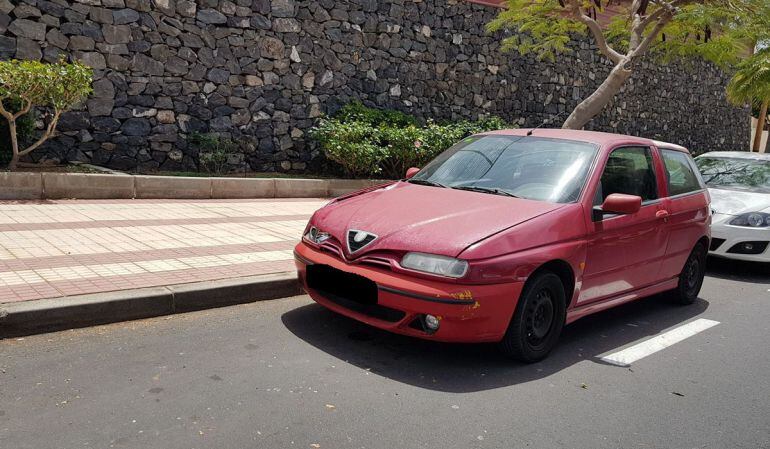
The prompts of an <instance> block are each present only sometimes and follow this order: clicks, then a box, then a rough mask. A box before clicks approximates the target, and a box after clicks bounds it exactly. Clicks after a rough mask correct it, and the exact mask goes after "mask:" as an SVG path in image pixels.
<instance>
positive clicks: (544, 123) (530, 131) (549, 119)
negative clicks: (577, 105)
mask: <svg viewBox="0 0 770 449" xmlns="http://www.w3.org/2000/svg"><path fill="white" fill-rule="evenodd" d="M565 112H567V111H562V112H560V113H558V114H556V115H555V116H553V117H549V118H547V119H545V120H543V121H542V123H540V124H539V125H537V126H535V127H534V128H532V129H530V130H529V131H527V137H529V136H531V135H532V133H533V132H535V130H537V129H539V128H542V127H543V126H545V125H550V124H551V123H553V122H555V121H556V119H558V118H559V117H561V116H562V115H564V113H565Z"/></svg>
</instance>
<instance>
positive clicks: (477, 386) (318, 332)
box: [281, 295, 709, 393]
mask: <svg viewBox="0 0 770 449" xmlns="http://www.w3.org/2000/svg"><path fill="white" fill-rule="evenodd" d="M708 306H709V303H708V302H707V301H705V300H703V299H699V300H698V301H696V303H695V304H693V305H691V306H686V307H683V306H676V305H673V304H672V303H671V302H670V301H669V300H668V299H667V298H665V297H664V296H662V295H658V296H654V297H651V298H646V299H643V300H640V301H636V302H633V303H630V304H626V305H623V306H620V307H617V308H615V309H611V310H608V311H605V312H601V313H599V314H595V315H592V316H589V317H586V318H583V319H581V320H578V321H577V322H575V323H573V324H571V325H569V326H567V327H566V328H565V330H564V333H563V334H562V337H561V341H560V344H559V346H557V348H556V349H555V350H554V352H553V353H552V354H551V355H550V356H549V357H548V358H547V359H546V360H544V361H542V362H539V363H536V364H532V365H524V364H520V363H518V362H514V361H511V360H509V359H506V358H505V357H503V356H502V355H500V354H499V353H498V352H497V350H496V348H495V346H494V345H488V344H483V345H482V344H476V345H471V344H462V345H460V344H448V343H438V342H430V341H425V340H420V339H416V338H410V337H404V336H400V335H395V334H391V333H388V332H385V331H380V330H378V329H375V328H372V327H369V326H367V325H365V324H362V323H359V322H357V321H354V320H351V319H348V318H346V317H343V316H341V315H338V314H336V313H333V312H331V311H329V310H327V309H325V308H323V307H322V306H320V305H318V304H311V305H307V306H303V307H299V308H297V309H294V310H292V311H290V312H286V313H285V314H284V315H283V316H282V317H281V319H282V321H283V323H284V325H285V326H286V327H287V328H288V329H289V330H290V331H291V332H292V333H294V334H295V335H297V336H298V337H299V338H301V339H302V340H304V341H306V342H307V343H309V344H311V345H313V346H315V347H316V348H318V349H320V350H322V351H324V352H326V353H328V354H330V355H332V356H334V357H336V358H338V359H341V360H344V361H345V362H347V363H351V364H353V365H355V366H358V367H360V368H363V369H367V370H370V371H371V372H372V373H375V374H378V375H380V376H384V377H387V378H389V379H392V380H395V381H398V382H403V383H406V384H410V385H414V386H418V387H421V388H426V389H430V390H436V391H446V392H453V393H465V392H473V391H481V390H490V389H494V388H500V387H505V386H509V385H515V384H520V383H526V382H529V381H532V380H537V379H542V378H545V377H548V376H549V375H551V374H553V373H556V372H559V371H561V370H563V369H566V368H568V367H570V366H572V365H574V364H576V363H578V362H580V361H583V360H586V359H589V360H592V361H594V362H597V363H603V362H601V361H599V360H598V359H597V358H596V357H597V356H598V355H601V354H604V353H606V352H608V351H611V350H613V349H616V348H619V347H621V346H623V345H626V344H628V343H631V342H634V341H636V340H639V339H643V338H645V337H649V336H652V335H655V334H657V333H659V332H661V331H662V330H665V329H667V328H670V327H673V326H676V325H678V324H680V323H682V322H685V321H688V320H690V319H692V318H693V317H695V316H698V315H700V314H701V313H703V312H704V311H705V310H706V309H707V308H708ZM617 369H625V368H617Z"/></svg>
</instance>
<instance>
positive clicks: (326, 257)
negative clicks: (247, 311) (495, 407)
mask: <svg viewBox="0 0 770 449" xmlns="http://www.w3.org/2000/svg"><path fill="white" fill-rule="evenodd" d="M294 255H295V264H296V266H297V273H298V277H299V280H300V283H301V284H302V286H303V288H304V289H305V291H306V292H307V293H308V294H309V295H310V297H311V298H313V300H314V301H316V302H317V303H319V304H321V305H323V306H325V307H327V308H328V309H331V310H333V311H335V312H337V313H340V314H342V315H345V316H348V317H350V318H353V319H356V320H358V321H361V322H364V323H366V324H369V325H371V326H374V327H377V328H380V329H384V330H387V331H390V332H395V333H398V334H403V335H409V336H413V337H418V338H424V339H428V340H436V341H446V342H466V343H471V342H496V341H500V340H501V339H502V337H503V335H504V334H505V331H506V329H507V328H508V323H509V322H510V319H511V316H512V315H513V311H514V310H515V308H516V303H517V302H518V298H519V295H520V294H521V289H522V288H523V285H524V284H523V282H515V283H504V284H493V285H462V284H455V283H452V282H441V281H433V280H426V279H421V278H416V277H411V276H408V275H404V274H401V273H395V272H392V271H390V270H387V269H384V268H378V267H375V266H371V265H363V264H360V265H359V264H348V263H345V262H343V261H341V260H339V259H338V258H336V257H333V256H331V255H330V254H328V253H325V252H321V251H318V250H316V249H314V248H311V247H310V246H308V245H306V244H304V243H299V244H298V245H297V246H296V248H295V250H294ZM309 264H321V265H328V266H330V267H333V268H336V269H338V270H342V271H345V272H348V273H353V274H357V275H359V276H363V277H365V278H367V279H370V280H372V281H374V282H375V283H376V284H377V290H378V291H377V305H378V306H383V307H386V308H388V309H393V310H397V311H400V312H403V318H400V319H398V320H397V321H386V320H383V319H379V318H376V317H374V316H371V315H369V314H366V313H362V312H359V311H356V310H352V309H351V308H348V307H345V306H344V305H341V304H340V302H339V301H333V300H331V299H330V298H327V297H324V295H322V294H320V293H319V292H318V291H315V290H313V289H312V288H309V287H308V284H307V266H308V265H309ZM424 314H431V315H434V316H437V317H440V323H441V325H440V327H439V329H438V330H437V331H436V332H434V333H429V332H426V331H424V330H423V329H421V328H420V327H419V326H415V324H414V323H415V320H419V319H420V318H421V316H422V315H424Z"/></svg>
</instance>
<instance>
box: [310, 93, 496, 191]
mask: <svg viewBox="0 0 770 449" xmlns="http://www.w3.org/2000/svg"><path fill="white" fill-rule="evenodd" d="M506 126H508V125H507V124H506V123H505V122H504V121H503V120H502V119H500V118H497V117H490V118H486V119H482V120H478V121H474V122H471V121H460V122H454V123H447V124H439V123H436V122H433V121H428V123H427V124H426V125H425V126H419V124H418V122H417V119H416V118H414V117H412V116H409V115H406V114H404V113H402V112H398V111H390V110H378V109H372V108H367V107H366V106H363V105H362V104H360V103H351V104H348V105H346V106H345V107H343V108H342V109H341V110H340V111H339V112H338V113H337V114H335V116H334V117H332V118H327V119H323V120H321V122H320V123H319V124H318V126H316V127H315V128H313V129H312V130H311V136H312V137H314V138H315V139H316V140H318V142H319V143H320V145H321V148H322V149H323V151H324V153H325V154H326V157H328V158H329V159H330V160H332V161H335V162H337V163H338V164H340V165H341V166H342V167H343V168H344V169H345V171H346V172H347V173H348V174H349V175H352V176H356V177H360V176H384V177H387V178H401V177H403V176H404V173H406V170H407V169H408V168H409V167H420V166H422V165H425V164H426V163H427V162H428V161H430V160H431V159H433V158H434V157H435V156H436V155H438V154H439V153H441V152H442V151H444V150H446V149H447V148H449V147H450V146H452V145H454V144H455V143H456V142H458V141H459V140H462V139H463V138H464V137H467V136H469V135H471V134H476V133H479V132H483V131H489V130H493V129H502V128H505V127H506Z"/></svg>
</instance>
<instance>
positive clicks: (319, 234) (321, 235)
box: [303, 226, 331, 245]
mask: <svg viewBox="0 0 770 449" xmlns="http://www.w3.org/2000/svg"><path fill="white" fill-rule="evenodd" d="M329 237H331V235H330V234H329V233H328V232H323V231H321V230H320V229H318V228H316V227H315V226H311V227H310V230H309V231H307V233H306V234H305V235H304V236H303V238H304V239H305V240H307V241H309V242H312V243H315V244H316V245H320V244H321V243H323V242H325V241H327V240H329Z"/></svg>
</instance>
